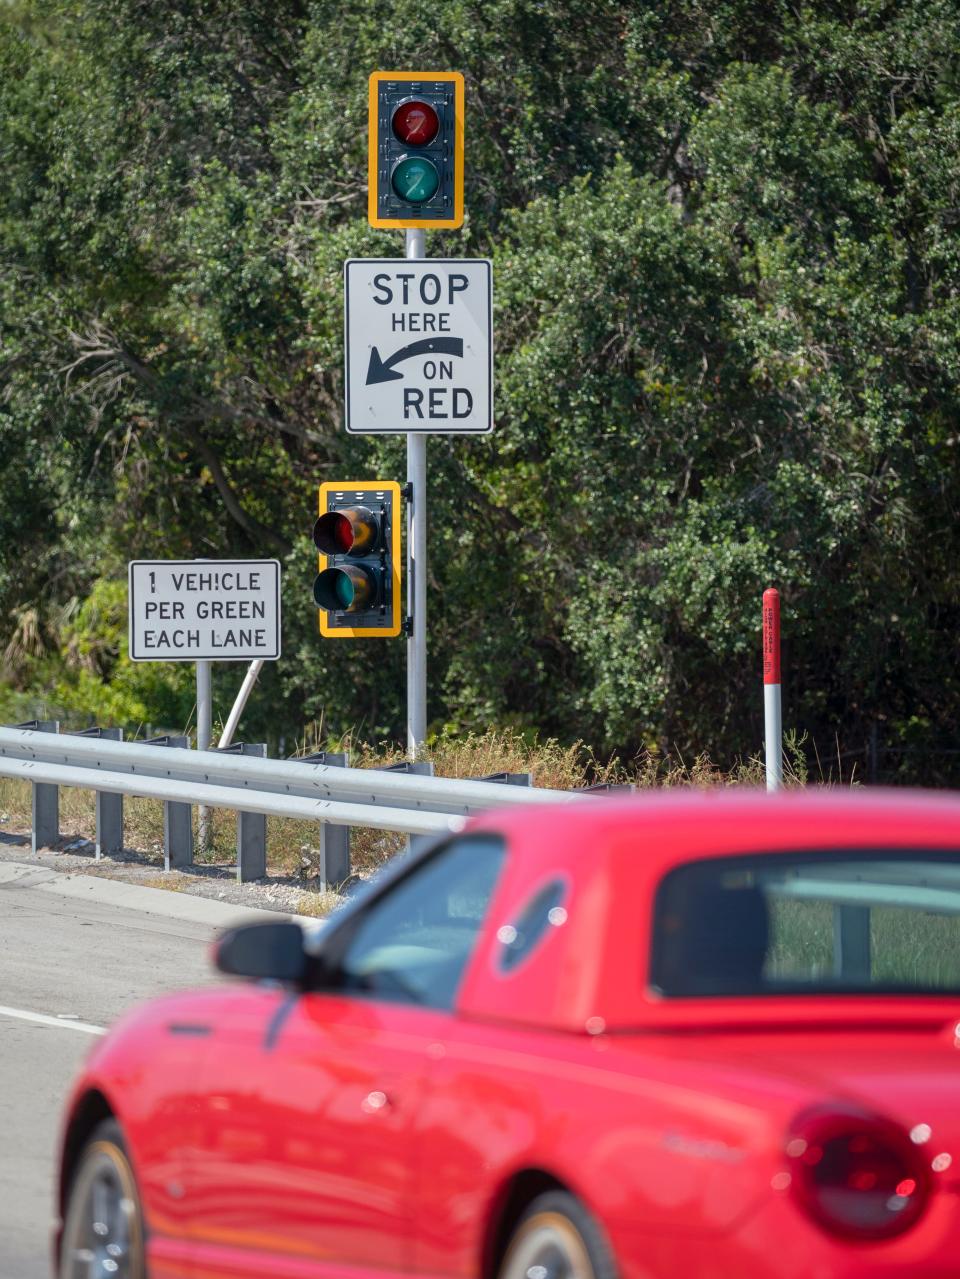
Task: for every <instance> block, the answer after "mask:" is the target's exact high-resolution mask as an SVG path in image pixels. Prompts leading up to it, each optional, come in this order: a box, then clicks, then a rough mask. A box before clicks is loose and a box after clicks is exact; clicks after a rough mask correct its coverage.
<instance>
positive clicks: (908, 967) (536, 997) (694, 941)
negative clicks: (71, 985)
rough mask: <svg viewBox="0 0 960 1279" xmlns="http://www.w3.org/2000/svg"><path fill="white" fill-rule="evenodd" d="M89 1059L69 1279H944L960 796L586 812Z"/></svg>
mask: <svg viewBox="0 0 960 1279" xmlns="http://www.w3.org/2000/svg"><path fill="white" fill-rule="evenodd" d="M215 957H216V963H217V965H218V967H219V968H220V969H221V970H222V971H224V972H227V973H232V974H235V975H238V976H240V977H245V978H247V979H248V980H246V981H243V982H237V983H234V984H233V985H230V986H222V985H221V986H219V987H217V988H211V989H208V990H203V991H200V992H197V993H192V994H184V995H178V996H176V997H171V998H166V999H161V1000H159V1001H156V1002H153V1003H150V1004H147V1005H146V1006H144V1007H142V1008H140V1009H139V1010H138V1011H136V1012H134V1013H133V1014H131V1015H130V1016H128V1017H127V1018H126V1019H125V1020H124V1021H123V1022H122V1023H121V1024H119V1025H118V1027H117V1028H116V1029H115V1030H114V1031H113V1032H112V1033H111V1034H109V1035H108V1036H107V1037H105V1039H104V1040H103V1041H101V1042H99V1043H98V1045H97V1047H96V1049H95V1051H94V1053H93V1055H92V1057H91V1058H90V1060H89V1062H88V1063H87V1065H86V1067H85V1069H84V1072H83V1075H82V1077H81V1078H80V1080H79V1081H78V1083H77V1085H76V1087H75V1090H74V1092H73V1095H72V1097H71V1100H70V1102H69V1106H68V1110H67V1114H66V1120H65V1126H64V1134H63V1145H62V1165H61V1174H60V1196H61V1205H60V1206H61V1212H62V1225H61V1227H60V1230H59V1231H58V1239H57V1265H58V1266H59V1275H60V1277H61V1279H94V1277H96V1279H107V1277H108V1276H110V1277H113V1276H119V1279H145V1277H147V1276H148V1277H149V1279H188V1277H189V1279H252V1277H253V1276H257V1279H308V1277H309V1279H400V1277H401V1276H403V1277H404V1279H411V1277H417V1279H420V1277H422V1279H614V1277H615V1276H622V1277H623V1279H759V1277H760V1276H770V1277H772V1276H776V1277H777V1279H891V1277H892V1276H901V1277H903V1279H906V1277H908V1276H909V1277H910V1279H918V1277H919V1276H930V1277H937V1279H947V1277H948V1276H949V1277H950V1279H957V1276H958V1275H960V802H958V801H957V800H955V799H951V798H949V797H936V796H932V795H926V796H924V795H911V794H909V793H906V792H904V793H899V794H893V793H886V794H884V793H882V792H881V793H872V794H868V793H866V792H861V793H859V794H857V793H848V794H837V793H821V794H812V793H807V794H799V795H785V796H767V795H765V794H751V793H744V792H741V793H732V792H726V793H717V794H713V793H708V794H685V795H666V796H662V797H652V798H647V797H636V798H631V799H625V800H622V801H621V800H618V801H603V800H596V799H594V798H592V797H591V798H589V799H587V798H584V799H583V800H581V801H580V802H578V803H576V804H570V805H566V806H564V807H562V808H560V807H557V808H552V807H544V808H528V809H524V810H522V811H513V812H511V813H509V814H506V815H504V814H491V815H489V816H486V817H484V818H482V819H480V820H477V821H474V822H473V823H471V824H470V825H469V826H467V827H466V828H465V829H464V831H463V832H462V833H460V834H458V835H455V836H453V837H450V838H447V839H446V840H445V841H443V842H440V843H437V844H434V845H433V846H431V847H429V848H427V849H425V850H424V851H422V852H419V853H418V854H416V855H413V856H409V857H406V858H402V859H399V860H398V861H396V862H395V863H394V864H392V865H391V867H390V868H389V869H388V871H387V872H386V873H385V874H384V875H383V876H382V877H381V878H379V879H378V880H377V881H376V882H374V883H373V884H372V885H371V886H370V887H369V888H368V890H367V891H366V893H365V894H364V895H363V896H362V897H360V898H357V899H355V900H353V901H352V902H350V903H349V904H348V905H347V906H346V907H345V908H344V909H343V910H342V911H341V912H339V913H338V914H337V915H335V916H334V917H333V918H331V920H330V921H329V923H328V924H327V925H326V926H325V927H323V928H318V929H317V930H316V933H315V934H311V933H310V932H309V931H307V932H304V931H302V930H301V929H300V927H299V926H297V925H296V924H295V923H292V922H289V921H277V922H275V923H272V922H271V923H266V924H254V925H248V926H245V927H239V928H236V929H234V930H233V931H231V932H228V933H226V934H225V935H224V936H223V937H221V939H220V940H219V942H218V943H217V945H216V950H215Z"/></svg>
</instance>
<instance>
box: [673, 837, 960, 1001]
mask: <svg viewBox="0 0 960 1279" xmlns="http://www.w3.org/2000/svg"><path fill="white" fill-rule="evenodd" d="M650 977H651V985H652V986H653V987H654V988H655V989H656V990H658V991H659V992H660V993H661V994H663V995H665V996H678V997H680V996H703V995H784V994H831V993H833V994H844V993H868V994H870V993H873V994H904V993H906V994H943V993H950V994H960V852H957V853H955V852H951V853H941V852H928V851H917V852H915V853H914V852H904V851H903V850H902V849H899V850H897V851H896V852H889V851H882V850H865V851H863V852H857V853H851V852H849V851H847V850H844V851H843V852H838V853H836V854H825V853H823V852H819V853H786V854H783V853H774V854H766V855H763V856H744V857H723V858H715V859H710V860H705V861H699V862H691V863H688V864H687V865H684V866H679V867H677V868H676V869H675V870H673V871H671V872H670V873H669V874H668V875H667V876H665V878H664V879H663V881H662V882H661V884H660V886H659V889H658V891H657V894H656V900H655V905H654V928H653V952H652V956H651V973H650Z"/></svg>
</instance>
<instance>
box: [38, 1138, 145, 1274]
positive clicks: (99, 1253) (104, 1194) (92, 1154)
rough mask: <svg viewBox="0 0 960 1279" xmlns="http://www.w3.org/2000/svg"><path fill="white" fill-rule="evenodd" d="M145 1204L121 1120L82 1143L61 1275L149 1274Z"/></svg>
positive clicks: (66, 1223)
mask: <svg viewBox="0 0 960 1279" xmlns="http://www.w3.org/2000/svg"><path fill="white" fill-rule="evenodd" d="M145 1277H146V1267H145V1264H144V1256H143V1210H142V1208H141V1206H140V1195H139V1193H138V1191H137V1183H136V1180H135V1178H134V1175H133V1168H132V1167H131V1166H130V1160H129V1158H128V1156H127V1152H126V1147H125V1145H124V1141H123V1134H122V1133H121V1131H120V1126H119V1124H117V1123H115V1122H114V1121H113V1120H112V1119H108V1120H105V1121H104V1122H103V1123H102V1124H99V1125H98V1126H97V1128H96V1129H95V1130H94V1132H93V1135H92V1136H91V1137H90V1139H89V1141H88V1142H87V1144H86V1145H85V1146H84V1148H83V1153H82V1154H81V1156H80V1161H79V1163H78V1164H77V1169H76V1172H75V1173H74V1175H73V1180H72V1181H71V1183H70V1189H69V1191H68V1192H67V1204H66V1211H65V1213H64V1225H63V1239H62V1242H61V1245H60V1276H59V1279H145Z"/></svg>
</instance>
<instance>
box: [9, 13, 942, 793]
mask: <svg viewBox="0 0 960 1279" xmlns="http://www.w3.org/2000/svg"><path fill="white" fill-rule="evenodd" d="M438 15H439V20H438ZM958 49H960V10H958V7H957V5H956V3H955V0H899V2H898V3H896V4H893V3H887V2H885V0H859V2H854V0H829V2H824V3H817V4H811V5H809V6H807V7H801V6H798V5H796V4H794V3H786V0H763V2H762V3H761V2H760V0H657V3H652V0H634V3H629V4H625V3H615V2H614V0H435V3H433V4H431V5H430V6H423V5H421V4H419V3H415V2H414V0H390V3H389V4H386V3H383V0H369V2H367V3H363V4H357V3H346V2H345V0H302V2H300V3H297V2H296V0H242V2H241V0H234V2H232V3H231V2H230V0H193V2H192V3H186V4H185V3H179V2H177V3H174V2H173V0H2V2H0V163H2V174H3V179H2V182H0V290H2V298H0V370H2V371H0V379H2V382H0V618H2V619H3V620H2V624H3V625H4V626H5V628H6V636H5V639H4V645H5V650H6V651H5V657H4V665H5V672H6V684H7V688H6V692H5V693H4V694H3V695H2V697H0V711H2V713H3V715H4V716H5V717H6V718H8V719H9V718H10V717H11V716H13V715H16V714H26V713H28V712H31V711H35V710H36V709H38V708H39V705H40V702H41V700H42V701H43V702H44V704H45V706H46V708H47V709H48V710H51V709H58V708H59V709H62V711H63V713H65V714H67V715H73V716H74V717H77V716H82V715H86V714H91V715H97V716H98V717H100V718H101V719H103V718H107V717H109V718H110V719H112V720H113V721H114V722H118V721H124V722H127V723H130V724H136V723H138V722H150V723H153V724H160V723H166V724H168V725H171V726H182V724H183V723H185V722H186V720H187V719H188V718H189V716H190V708H191V705H192V692H191V681H190V676H191V672H190V670H189V668H178V667H174V666H160V665H149V666H138V667H136V668H134V667H132V666H131V664H130V663H129V662H128V661H127V660H126V658H125V656H124V648H125V636H124V625H125V622H124V619H125V587H124V571H125V564H126V561H127V560H128V559H129V558H131V557H134V556H142V557H151V558H161V557H168V556H169V557H173V556H181V555H182V556H218V555H273V554H279V555H281V556H282V557H284V558H285V560H286V569H285V596H284V602H285V610H286V612H285V653H284V657H283V659H282V661H281V662H279V663H278V664H276V666H275V667H272V668H271V669H270V670H269V672H268V674H267V676H266V677H265V681H264V693H263V695H262V696H261V697H260V698H259V700H258V708H259V709H256V708H254V709H252V711H251V716H250V719H249V720H248V721H247V733H248V735H249V734H253V735H256V734H258V733H261V734H262V733H267V732H269V734H270V735H271V737H272V738H273V739H275V738H276V736H277V735H278V734H281V733H283V734H285V735H287V737H288V742H289V741H290V740H291V739H292V738H293V737H294V736H295V735H297V734H298V733H300V732H301V731H302V730H303V726H304V724H305V723H307V722H308V721H310V720H312V719H319V718H322V720H323V724H324V728H325V730H329V731H334V732H335V731H341V730H344V729H346V728H349V727H356V728H359V730H360V732H361V735H363V736H367V737H376V736H382V735H392V734H398V733H399V731H400V729H401V726H402V719H403V691H404V688H403V645H402V643H401V642H400V641H392V642H382V643H381V642H373V641H369V642H365V643H361V642H357V643H346V642H332V641H328V642H326V643H322V642H321V641H320V638H319V636H318V634H317V631H316V616H315V612H314V610H313V608H312V605H311V603H310V596H309V589H310V582H311V580H312V575H313V561H312V547H311V544H310V542H309V540H308V533H309V528H310V525H311V523H312V511H313V508H314V505H315V486H316V484H317V483H318V482H319V481H321V480H325V479H336V478H341V477H342V478H347V477H351V476H373V475H378V474H379V475H384V476H393V477H397V478H402V476H403V473H404V465H405V463H404V454H403V444H402V441H397V440H387V441H378V440H375V439H371V438H358V437H353V438H348V437H347V436H346V435H345V433H344V431H343V429H342V403H341V396H342V377H341V362H342V345H341V344H342V336H341V327H342V302H341V289H342V284H341V270H342V262H343V259H344V258H345V257H348V256H375V255H387V256H390V255H396V254H397V253H398V252H399V251H400V245H401V241H400V238H399V233H396V232H382V231H373V230H371V229H370V228H369V227H368V225H367V223H366V218H365V154H366V137H365V108H366V79H367V75H368V74H369V72H370V71H371V70H372V69H374V68H378V67H419V66H425V67H431V68H459V69H461V70H462V71H463V72H464V73H465V74H466V79H467V110H468V125H467V139H468V164H467V210H468V218H467V223H466V225H465V227H464V229H463V231H462V232H457V233H435V234H434V235H432V236H430V237H428V252H429V253H432V254H440V255H448V256H453V255H469V256H486V255H489V256H491V257H492V258H493V259H494V280H495V290H496V292H495V302H496V311H495V323H496V338H497V379H498V387H497V429H496V431H495V433H494V434H493V435H492V436H491V437H488V438H484V439H471V440H452V439H449V438H447V437H436V438H434V439H432V440H431V441H430V444H429V450H428V453H429V468H430V518H431V524H430V599H429V605H430V623H429V632H430V663H431V665H430V697H431V703H430V720H431V723H432V725H433V727H434V729H435V730H438V729H440V728H442V727H448V728H449V727H454V728H460V729H471V728H475V727H482V726H486V725H489V724H491V723H496V724H501V725H510V726H513V727H514V728H521V729H527V728H530V729H534V728H535V729H538V730H540V731H542V732H547V733H551V734H555V735H557V736H559V737H560V738H561V739H562V740H572V739H574V738H576V737H583V738H585V739H587V740H588V741H590V742H592V743H593V745H594V747H595V749H597V750H599V751H609V750H612V749H620V750H625V751H630V750H633V749H636V748H637V747H638V746H641V745H644V744H647V745H649V744H655V743H660V744H661V746H664V747H667V746H670V747H672V746H677V747H679V748H680V749H681V750H682V751H683V750H690V751H693V752H695V751H697V750H700V749H708V750H710V751H711V752H713V754H714V756H715V757H716V758H717V759H718V760H720V761H724V760H728V759H729V758H730V757H731V755H733V754H734V753H736V752H745V751H750V750H753V749H756V748H757V746H758V745H759V743H760V737H761V730H760V724H761V717H760V705H761V703H760V700H759V688H758V678H759V643H758V625H759V601H760V594H761V592H762V590H763V588H764V587H765V586H767V585H769V584H771V583H774V584H776V585H778V586H779V587H780V588H781V590H782V592H783V595H784V600H785V625H784V630H785V637H786V641H787V642H786V647H785V676H784V678H785V719H786V722H787V723H789V724H795V725H797V726H798V727H799V728H800V729H803V730H807V731H809V733H810V734H811V738H812V740H815V741H816V742H818V743H819V744H820V748H821V750H822V751H824V752H825V753H829V754H833V753H835V751H836V749H837V746H836V745H835V738H837V739H838V740H839V743H840V747H841V748H844V749H847V750H859V749H861V748H862V747H863V744H864V742H865V741H867V740H869V739H870V735H871V733H872V734H874V735H875V740H877V741H878V742H879V744H880V745H881V746H884V745H885V746H887V747H888V748H895V751H894V750H891V753H889V754H888V755H887V756H886V757H885V758H886V761H887V764H888V767H889V768H890V769H895V768H899V770H900V775H912V776H916V777H922V778H927V779H937V778H940V779H943V778H945V777H947V776H949V772H948V766H950V763H951V760H953V759H954V757H952V756H949V755H937V754H933V753H931V752H935V751H938V750H939V749H941V748H944V747H949V746H950V745H951V744H952V743H951V740H950V735H951V733H952V730H953V727H954V725H955V724H956V722H957V720H958V718H960V671H958V665H957V655H958V653H957V634H958V630H960V528H958V520H957V510H958V503H960V488H958V480H960V466H958V452H960V414H958V410H960V391H958V388H960V292H958V289H960V240H958V236H957V228H958V220H960V55H958ZM241 675H242V671H241V670H240V669H239V668H237V667H229V668H226V667H225V668H223V669H222V670H218V672H217V677H216V688H217V693H218V704H219V705H220V706H221V708H222V707H225V706H227V705H229V697H230V694H231V691H232V689H233V688H235V687H236V684H237V683H238V682H239V679H240V677H241Z"/></svg>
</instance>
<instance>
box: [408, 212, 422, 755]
mask: <svg viewBox="0 0 960 1279" xmlns="http://www.w3.org/2000/svg"><path fill="white" fill-rule="evenodd" d="M405 236H406V256H407V257H408V258H425V257H426V256H427V251H426V238H427V237H426V232H425V231H424V230H423V229H422V228H413V229H408V230H407V231H406V232H405ZM407 483H408V484H409V486H410V500H409V502H408V503H407V601H408V608H409V612H410V615H411V622H412V625H411V627H410V631H409V633H408V635H407V755H408V756H409V757H410V759H416V757H417V752H418V750H419V749H420V747H422V746H423V743H424V740H425V739H426V736H427V437H426V435H421V434H419V433H417V432H416V431H408V432H407Z"/></svg>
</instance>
